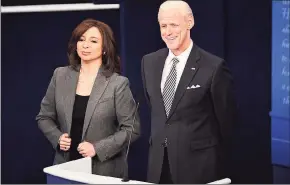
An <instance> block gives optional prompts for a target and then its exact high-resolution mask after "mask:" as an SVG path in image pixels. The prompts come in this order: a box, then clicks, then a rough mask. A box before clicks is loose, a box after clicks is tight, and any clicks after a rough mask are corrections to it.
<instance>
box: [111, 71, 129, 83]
mask: <svg viewBox="0 0 290 185" xmlns="http://www.w3.org/2000/svg"><path fill="white" fill-rule="evenodd" d="M111 82H112V83H115V84H116V85H121V84H124V85H127V84H129V79H128V78H127V77H125V76H122V75H120V74H118V73H113V74H112V76H111Z"/></svg>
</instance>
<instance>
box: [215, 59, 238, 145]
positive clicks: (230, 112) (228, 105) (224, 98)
mask: <svg viewBox="0 0 290 185" xmlns="http://www.w3.org/2000/svg"><path fill="white" fill-rule="evenodd" d="M211 93H212V99H213V105H214V112H215V116H216V119H217V120H218V123H219V125H218V127H219V129H220V135H221V139H222V143H224V144H225V145H228V144H229V143H230V142H231V139H232V128H233V124H235V122H236V113H237V112H236V111H237V107H236V102H235V98H234V87H233V79H232V76H231V73H230V71H229V69H228V68H227V67H226V65H225V62H224V61H223V62H222V63H221V64H220V65H219V66H218V67H217V68H216V71H215V73H214V76H213V81H212V86H211Z"/></svg>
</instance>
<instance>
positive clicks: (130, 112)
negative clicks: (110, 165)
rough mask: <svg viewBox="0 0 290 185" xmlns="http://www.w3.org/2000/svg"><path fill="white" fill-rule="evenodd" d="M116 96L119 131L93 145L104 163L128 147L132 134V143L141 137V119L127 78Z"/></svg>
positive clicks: (116, 91) (117, 90)
mask: <svg viewBox="0 0 290 185" xmlns="http://www.w3.org/2000/svg"><path fill="white" fill-rule="evenodd" d="M117 78H118V77H117ZM114 96H115V97H114V98H115V109H116V116H117V119H118V123H119V127H118V131H117V132H116V133H115V134H113V135H111V136H109V137H107V138H105V139H102V140H100V141H98V142H96V143H94V144H93V145H94V148H95V151H96V155H97V156H98V158H99V160H100V161H102V162H103V161H106V160H107V159H110V158H111V157H113V156H114V155H116V154H117V153H119V152H121V151H122V150H123V149H124V148H125V147H126V146H128V142H129V137H130V133H132V136H131V137H132V138H131V142H134V141H135V140H137V138H138V137H139V135H140V118H139V114H138V110H136V103H135V101H134V99H133V96H132V93H131V91H130V88H129V81H128V79H127V78H122V82H121V83H120V84H119V85H118V87H116V90H115V95H114Z"/></svg>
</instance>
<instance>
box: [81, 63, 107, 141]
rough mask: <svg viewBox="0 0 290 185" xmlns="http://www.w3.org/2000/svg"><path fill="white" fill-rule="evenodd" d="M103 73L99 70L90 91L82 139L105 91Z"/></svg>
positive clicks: (105, 84)
mask: <svg viewBox="0 0 290 185" xmlns="http://www.w3.org/2000/svg"><path fill="white" fill-rule="evenodd" d="M103 72H104V70H103V69H102V68H100V69H99V72H98V75H97V77H96V79H95V82H94V85H93V88H92V91H91V95H90V98H89V101H88V105H87V109H86V114H85V119H84V126H83V133H82V139H83V138H84V136H85V133H86V131H87V129H88V126H89V124H90V121H91V118H92V115H93V112H94V110H95V107H96V105H97V103H98V101H99V99H100V98H101V96H102V94H103V93H104V92H105V89H106V87H107V85H108V82H109V80H108V78H107V77H106V76H105V75H104V73H103Z"/></svg>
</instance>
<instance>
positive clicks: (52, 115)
mask: <svg viewBox="0 0 290 185" xmlns="http://www.w3.org/2000/svg"><path fill="white" fill-rule="evenodd" d="M56 73H57V69H55V71H54V73H53V77H52V78H51V81H50V83H49V86H48V88H47V91H46V94H45V96H44V98H43V99H42V101H41V104H40V111H39V113H38V115H37V116H36V120H37V122H38V127H39V129H40V130H41V131H42V132H43V133H44V135H45V137H46V138H47V139H48V140H49V141H50V143H51V144H52V146H53V148H54V149H57V146H58V140H59V137H60V136H61V135H62V133H61V131H60V130H59V128H58V127H57V125H56V108H55V86H56V85H55V84H56V83H55V80H56Z"/></svg>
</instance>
